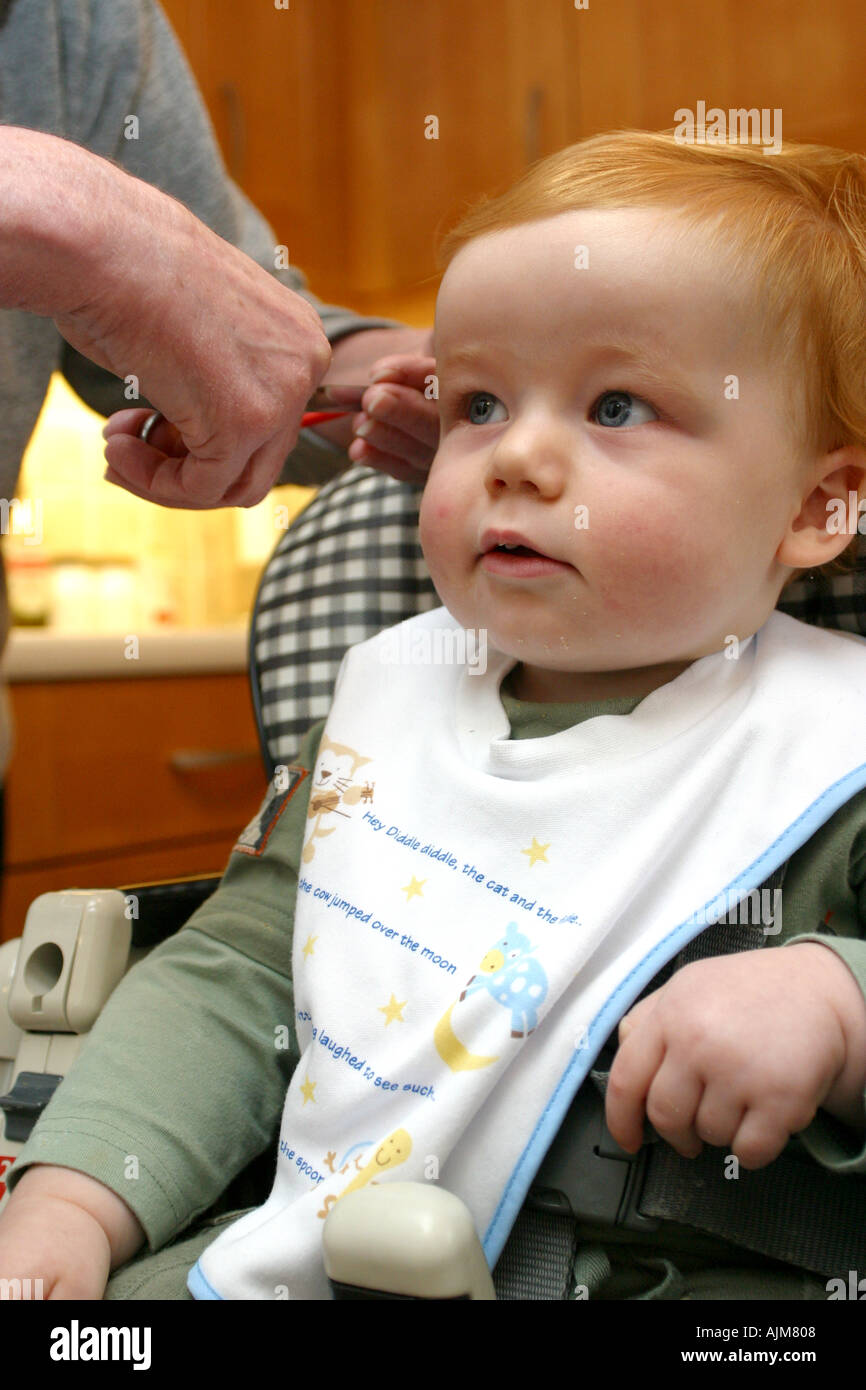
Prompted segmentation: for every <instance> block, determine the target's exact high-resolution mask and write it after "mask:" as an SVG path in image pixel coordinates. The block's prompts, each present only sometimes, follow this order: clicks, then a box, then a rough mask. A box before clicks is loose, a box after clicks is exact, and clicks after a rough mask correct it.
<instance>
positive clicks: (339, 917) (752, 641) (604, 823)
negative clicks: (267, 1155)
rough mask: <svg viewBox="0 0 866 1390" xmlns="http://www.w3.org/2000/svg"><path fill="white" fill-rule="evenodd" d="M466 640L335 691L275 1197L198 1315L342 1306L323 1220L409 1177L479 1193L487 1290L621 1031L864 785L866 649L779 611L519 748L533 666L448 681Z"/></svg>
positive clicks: (464, 1193)
mask: <svg viewBox="0 0 866 1390" xmlns="http://www.w3.org/2000/svg"><path fill="white" fill-rule="evenodd" d="M461 633H462V629H460V628H459V625H458V624H457V623H456V622H455V620H454V619H453V618H452V617H451V615H450V614H449V613H448V612H447V610H445V609H444V608H439V609H437V610H435V611H433V612H429V613H424V614H422V615H421V616H419V617H416V618H412V619H410V620H409V621H408V622H407V623H404V624H401V625H400V627H399V628H394V629H388V630H387V631H386V632H384V633H380V634H379V635H378V636H377V637H374V638H372V639H371V640H370V641H367V642H364V643H362V644H361V645H359V646H357V647H353V648H351V649H350V650H349V651H348V652H347V653H346V656H345V658H344V661H343V665H342V666H341V668H340V674H339V676H338V679H337V686H336V689H335V695H334V702H333V705H332V708H331V712H330V714H329V717H328V721H327V725H326V728H325V733H324V736H323V739H322V743H321V747H320V752H319V757H318V760H317V763H316V768H315V770H314V773H313V785H312V788H311V792H310V812H309V817H308V820H307V828H306V835H305V847H304V851H303V862H302V865H301V880H300V886H299V890H298V895H297V906H296V912H295V931H294V949H293V974H294V987H295V1002H296V1009H297V1018H296V1026H297V1034H298V1041H299V1044H300V1048H301V1054H302V1055H301V1059H300V1062H299V1064H298V1067H297V1069H296V1071H295V1073H294V1075H293V1077H292V1081H291V1084H290V1086H289V1089H288V1093H287V1096H286V1102H285V1108H284V1112H283V1121H282V1131H281V1138H280V1145H279V1157H278V1160H277V1173H276V1178H275V1181H274V1187H273V1191H272V1193H271V1196H270V1197H269V1199H268V1201H267V1202H266V1203H265V1204H264V1205H263V1206H262V1207H260V1208H258V1209H257V1210H256V1211H254V1212H251V1213H249V1214H248V1215H247V1216H245V1217H243V1218H241V1219H240V1220H239V1221H237V1222H236V1223H235V1224H234V1225H233V1226H231V1227H230V1228H229V1229H228V1230H226V1231H225V1232H223V1233H222V1234H221V1235H220V1236H219V1237H218V1238H217V1239H216V1241H215V1242H214V1244H213V1245H211V1246H210V1247H209V1248H208V1249H207V1250H206V1251H205V1253H204V1254H203V1255H202V1257H201V1259H200V1260H199V1262H198V1264H197V1265H196V1266H195V1268H194V1269H193V1270H192V1271H191V1273H190V1276H189V1287H190V1289H191V1291H192V1292H193V1294H194V1295H195V1296H196V1297H197V1298H230V1299H253V1298H279V1297H291V1298H305V1299H306V1298H328V1297H329V1296H330V1295H329V1287H328V1283H327V1279H326V1277H325V1274H324V1269H323V1264H322V1255H321V1241H322V1227H323V1224H324V1217H325V1215H326V1214H327V1212H328V1211H329V1210H330V1208H331V1207H332V1206H333V1205H334V1203H335V1202H336V1201H339V1200H340V1198H341V1197H342V1196H343V1195H345V1194H346V1193H348V1192H350V1191H352V1190H355V1189H357V1188H358V1187H360V1186H362V1185H364V1184H366V1183H368V1182H388V1181H389V1180H392V1179H393V1180H395V1181H411V1180H420V1181H425V1180H426V1181H438V1182H440V1183H441V1184H442V1185H443V1186H444V1187H446V1188H448V1189H449V1190H451V1191H453V1192H455V1193H457V1195H458V1196H460V1197H462V1198H463V1200H464V1201H465V1202H466V1203H467V1205H468V1206H469V1208H470V1210H471V1212H472V1214H473V1217H474V1219H475V1222H476V1226H477V1229H478V1231H479V1234H480V1235H481V1236H482V1238H483V1243H484V1249H485V1254H486V1256H487V1259H488V1262H489V1264H490V1265H491V1267H492V1266H493V1265H494V1264H495V1262H496V1260H497V1258H498V1256H499V1253H500V1251H501V1249H502V1246H503V1245H504V1243H505V1240H506V1238H507V1236H508V1233H509V1231H510V1229H511V1226H512V1224H513V1222H514V1219H515V1217H516V1215H517V1212H518V1211H519V1209H520V1207H521V1205H522V1203H523V1200H524V1197H525V1195H526V1192H527V1189H528V1187H529V1185H530V1183H531V1182H532V1179H533V1177H534V1175H535V1172H536V1170H537V1168H538V1166H539V1164H540V1162H541V1160H542V1158H543V1157H544V1154H545V1153H546V1151H547V1148H548V1147H549V1145H550V1143H551V1141H552V1140H553V1138H554V1136H555V1134H556V1132H557V1130H558V1129H559V1126H560V1124H561V1122H562V1119H563V1117H564V1115H565V1112H566V1110H567V1108H568V1106H569V1104H570V1102H571V1100H572V1098H573V1097H574V1094H575V1092H576V1091H577V1088H578V1087H579V1086H580V1084H581V1082H582V1081H583V1080H584V1078H585V1076H586V1075H587V1072H588V1071H589V1069H590V1067H591V1065H592V1062H593V1061H594V1059H595V1057H596V1055H597V1053H598V1051H599V1050H600V1048H601V1046H602V1044H603V1043H604V1041H605V1039H606V1038H607V1036H608V1034H609V1033H610V1032H611V1030H612V1029H613V1028H615V1027H616V1024H617V1023H618V1021H619V1019H620V1018H621V1017H622V1016H623V1014H624V1013H625V1012H626V1011H627V1010H628V1008H629V1007H630V1006H631V1004H632V1003H633V1002H634V1000H635V999H636V998H637V997H638V995H639V994H640V993H641V991H642V990H643V989H644V987H645V986H646V985H647V984H648V983H649V981H650V980H651V979H652V978H653V976H654V975H655V974H656V973H657V972H658V971H659V970H660V969H661V967H662V966H663V965H664V964H665V963H666V962H667V961H668V960H670V959H671V958H672V957H673V956H674V955H676V954H677V952H678V951H680V950H681V949H682V947H683V946H684V945H685V944H686V943H687V942H688V941H689V940H691V939H692V937H694V936H695V935H696V934H697V933H698V932H699V931H700V930H702V928H703V927H704V926H706V925H707V924H708V923H709V922H712V921H716V920H718V919H719V917H721V916H723V915H724V914H725V912H727V911H728V910H729V909H730V908H731V907H732V905H734V904H735V903H736V902H737V901H739V899H740V898H742V897H743V896H744V895H745V894H747V893H749V892H751V891H752V890H753V889H755V888H757V887H759V886H760V885H761V884H762V883H763V882H764V881H765V880H766V878H767V877H768V876H769V875H770V874H771V873H772V871H773V870H774V869H775V868H777V867H778V865H779V864H781V863H782V862H783V861H784V860H786V859H787V858H789V857H790V855H791V854H793V853H794V851H795V850H797V849H799V848H800V846H801V845H803V844H804V843H805V842H806V841H807V840H809V839H810V838H811V836H812V835H813V834H814V833H815V831H816V830H817V829H818V828H819V827H820V826H821V825H822V824H823V823H824V822H825V821H826V820H827V819H828V818H829V817H830V816H831V815H832V814H833V813H834V811H836V810H837V809H838V808H839V807H840V806H842V805H844V804H845V802H847V801H848V800H850V798H851V797H852V796H854V795H855V794H856V793H857V792H858V791H859V790H860V789H861V788H863V787H864V786H866V719H864V712H866V639H863V638H859V637H854V636H852V635H849V634H843V633H836V632H832V633H831V632H826V631H822V630H821V629H818V628H815V627H811V626H808V625H806V624H804V623H800V622H798V621H796V620H795V619H793V618H790V617H787V616H786V615H784V614H782V613H779V612H774V613H773V614H772V615H771V616H770V618H769V619H768V621H767V622H766V623H765V625H764V626H763V627H762V628H761V629H760V630H759V631H758V632H757V633H756V634H754V636H753V637H751V638H749V639H748V641H746V642H745V643H742V644H741V645H740V652H739V657H738V659H735V660H730V659H728V657H727V655H726V653H725V652H723V651H719V652H715V653H713V654H712V655H710V656H705V657H702V658H701V659H700V660H698V661H696V662H694V663H693V664H692V665H691V666H690V667H689V668H688V670H686V671H684V672H683V673H682V674H681V675H680V676H678V677H677V678H676V680H673V681H671V682H670V683H669V684H667V685H664V686H662V687H660V688H659V689H658V690H655V691H653V692H652V693H651V694H649V695H647V696H646V697H645V698H644V699H643V700H642V701H641V702H640V704H639V705H638V706H637V707H636V708H635V709H634V711H633V712H632V713H631V714H629V715H602V716H599V717H596V718H592V719H589V720H587V721H585V722H584V723H581V724H577V725H574V726H573V727H571V728H569V729H565V730H563V731H561V732H560V733H555V734H552V735H550V736H549V737H546V738H533V739H521V740H513V739H511V738H510V736H509V732H510V731H509V725H508V719H507V717H506V714H505V711H504V709H503V707H502V703H501V700H500V698H499V685H500V682H501V680H502V677H503V676H504V675H505V674H506V672H507V671H508V670H509V669H510V668H511V667H512V666H513V665H514V664H515V661H514V658H512V657H509V656H506V655H504V654H503V653H501V652H498V651H492V650H491V651H488V653H487V665H486V669H482V666H481V665H480V664H479V662H478V660H477V657H478V652H477V649H476V650H475V652H474V655H473V654H472V644H471V643H469V644H468V648H467V652H466V653H464V655H465V657H466V660H468V662H469V663H470V664H468V665H467V664H465V662H464V664H458V663H457V661H456V660H451V661H449V659H448V653H449V652H450V653H451V656H452V657H454V655H455V653H457V652H459V651H460V647H461V644H460V643H459V642H456V641H455V642H452V643H449V641H447V640H444V639H446V638H456V637H458V636H459V635H460V634H461ZM397 636H398V637H399V641H398V642H396V644H395V638H396V637H397ZM409 639H411V641H410V640H409ZM440 639H442V640H440ZM413 652H418V653H419V657H418V659H417V660H416V658H415V657H414V656H413ZM436 652H438V654H439V659H438V661H437V660H436V659H432V658H431V654H435V653H436ZM395 655H396V656H398V657H402V662H395ZM755 929H756V930H762V929H763V930H766V931H770V932H772V931H773V930H774V926H773V924H772V921H770V922H767V923H765V925H764V926H763V928H762V927H761V925H756V928H755ZM775 930H778V926H776V927H775Z"/></svg>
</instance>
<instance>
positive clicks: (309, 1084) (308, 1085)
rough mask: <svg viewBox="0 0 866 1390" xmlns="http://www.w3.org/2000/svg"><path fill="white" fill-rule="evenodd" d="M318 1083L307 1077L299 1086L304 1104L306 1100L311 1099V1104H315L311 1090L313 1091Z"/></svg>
mask: <svg viewBox="0 0 866 1390" xmlns="http://www.w3.org/2000/svg"><path fill="white" fill-rule="evenodd" d="M318 1084H319V1083H318V1082H317V1081H311V1080H310V1078H309V1077H307V1079H306V1081H305V1082H304V1084H303V1086H302V1087H301V1095H302V1096H303V1097H304V1105H306V1103H307V1101H308V1100H311V1101H312V1102H313V1104H315V1101H316V1097H315V1096H314V1095H313V1092H314V1091H315V1089H316V1087H317V1085H318Z"/></svg>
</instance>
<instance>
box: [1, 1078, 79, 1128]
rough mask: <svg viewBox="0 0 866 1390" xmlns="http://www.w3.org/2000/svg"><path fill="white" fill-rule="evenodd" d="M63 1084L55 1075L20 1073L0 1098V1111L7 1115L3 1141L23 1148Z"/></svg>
mask: <svg viewBox="0 0 866 1390" xmlns="http://www.w3.org/2000/svg"><path fill="white" fill-rule="evenodd" d="M62 1080H63V1077H62V1076H57V1075H55V1073H54V1072H37V1071H20V1072H19V1073H18V1075H17V1076H16V1078H15V1085H14V1086H13V1087H12V1090H11V1091H9V1092H8V1094H7V1095H5V1096H0V1110H4V1111H5V1112H6V1138H7V1139H9V1140H10V1141H11V1142H12V1143H14V1144H26V1143H27V1140H28V1139H29V1138H30V1132H31V1130H32V1129H33V1126H34V1125H35V1123H36V1121H37V1120H38V1119H39V1116H40V1115H41V1114H42V1111H43V1110H44V1109H45V1107H46V1105H47V1104H48V1102H49V1101H50V1099H51V1097H52V1096H53V1095H54V1092H55V1091H56V1090H57V1087H58V1086H59V1085H60V1083H61V1081H62Z"/></svg>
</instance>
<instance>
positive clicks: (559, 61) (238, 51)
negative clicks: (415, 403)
mask: <svg viewBox="0 0 866 1390" xmlns="http://www.w3.org/2000/svg"><path fill="white" fill-rule="evenodd" d="M164 5H165V8H166V10H167V12H168V14H169V17H170V18H171V19H172V20H173V22H174V23H175V25H176V27H177V30H178V33H179V36H180V38H181V40H182V42H183V43H184V45H185V47H186V50H187V53H188V56H189V58H190V61H191V65H192V67H193V70H194V71H195V73H196V75H197V78H198V80H199V83H200V85H201V87H202V91H203V94H204V96H205V99H206V101H207V103H208V105H209V107H210V110H211V114H212V116H213V119H214V122H215V125H216V129H217V133H218V136H219V138H220V141H221V143H222V146H223V150H224V152H225V154H226V157H227V159H228V161H229V165H230V168H231V170H232V173H233V174H234V176H235V177H236V178H237V179H238V181H239V182H240V183H241V184H242V186H243V187H244V188H245V189H246V191H247V192H248V193H249V195H250V197H251V198H252V199H253V201H254V202H256V203H257V204H258V206H259V207H260V208H261V209H262V211H263V212H264V213H265V214H266V216H267V217H268V218H269V219H270V220H271V222H272V223H273V225H274V228H275V230H276V232H277V236H278V238H279V240H280V241H281V242H283V243H285V244H287V245H288V247H289V252H290V255H291V258H292V260H293V262H294V263H295V264H296V265H298V266H300V267H301V268H302V269H303V270H304V271H305V272H306V274H307V275H308V277H309V279H310V283H311V285H312V287H313V289H314V290H315V291H316V293H317V294H320V295H322V296H323V297H325V298H329V297H330V298H333V299H335V300H337V301H338V302H339V301H341V300H342V301H343V302H349V303H351V304H352V305H353V306H354V307H356V308H360V309H365V310H368V311H371V312H388V310H389V304H392V305H397V304H399V302H400V300H401V298H403V297H405V296H406V295H407V294H408V293H409V292H410V291H415V292H417V290H418V288H419V287H421V288H423V287H424V286H429V287H430V301H431V303H432V299H433V295H434V288H435V283H436V270H435V259H434V247H435V242H436V238H437V234H438V232H439V231H440V230H444V229H445V228H446V227H447V226H450V225H451V224H452V223H453V222H454V221H455V220H456V218H457V216H458V215H459V213H460V212H461V210H462V209H463V207H464V206H465V205H466V204H467V203H469V202H471V201H474V200H475V199H476V198H477V197H479V196H480V195H482V194H484V193H490V192H495V191H498V190H499V189H501V188H503V187H504V186H506V185H507V184H509V183H510V182H511V181H513V180H514V179H515V178H516V177H517V176H518V175H519V174H520V173H521V172H522V171H523V169H524V168H525V167H526V166H527V164H528V163H530V162H532V161H533V160H535V159H537V158H539V157H541V156H543V155H545V154H549V153H550V152H551V151H553V150H555V149H559V148H561V147H562V146H564V145H566V144H568V143H570V142H572V141H575V140H579V139H581V138H583V137H584V136H586V135H591V134H593V133H596V132H599V131H606V130H612V129H621V128H624V127H629V126H636V127H640V128H644V129H650V130H653V129H669V128H671V127H672V126H673V125H674V113H675V111H676V110H677V109H678V108H680V107H688V108H690V109H692V110H693V109H694V108H695V106H696V103H697V102H698V101H699V100H703V101H705V102H707V104H708V105H710V106H712V105H716V106H720V107H722V108H723V109H729V108H730V107H747V108H749V107H758V108H762V107H767V108H769V109H770V110H773V109H775V108H777V107H780V108H781V109H782V115H783V134H784V135H786V136H787V137H788V138H791V139H810V140H818V141H820V142H823V143H826V144H837V145H840V146H842V147H843V148H850V149H855V150H859V149H863V148H864V147H866V105H864V103H863V99H862V74H863V70H864V66H866V25H864V24H863V22H862V17H861V9H860V6H859V4H858V0H825V3H824V4H822V5H820V6H819V7H810V6H791V5H790V4H787V3H785V0H763V3H762V4H760V5H755V4H754V3H753V0H726V3H724V4H722V5H715V6H703V7H701V8H700V9H699V10H696V9H695V6H694V4H693V0H662V3H660V4H654V5H648V4H645V3H642V0H604V3H597V0H590V3H589V4H588V5H587V7H586V8H585V9H578V8H576V6H575V4H574V3H573V0H436V2H435V3H428V2H427V0H315V3H313V0H291V6H290V8H289V9H288V10H277V9H276V8H275V7H274V6H272V5H271V4H269V3H265V4H262V5H260V6H254V5H238V4H237V0H164ZM428 115H435V116H437V117H438V119H439V139H438V140H426V139H425V138H424V119H425V117H426V116H428Z"/></svg>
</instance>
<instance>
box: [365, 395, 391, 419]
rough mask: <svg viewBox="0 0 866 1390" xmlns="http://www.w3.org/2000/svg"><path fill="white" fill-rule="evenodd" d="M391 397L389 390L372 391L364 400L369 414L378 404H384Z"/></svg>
mask: <svg viewBox="0 0 866 1390" xmlns="http://www.w3.org/2000/svg"><path fill="white" fill-rule="evenodd" d="M390 399H391V398H390V396H389V395H388V392H387V391H371V393H370V395H369V396H367V397H366V399H365V401H364V409H365V410H366V411H367V413H368V414H369V412H370V411H371V410H375V409H376V408H377V407H378V406H380V405H384V403H385V402H386V401H388V400H390Z"/></svg>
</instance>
